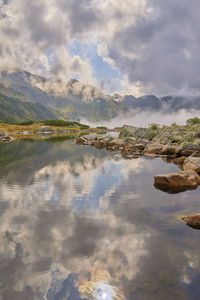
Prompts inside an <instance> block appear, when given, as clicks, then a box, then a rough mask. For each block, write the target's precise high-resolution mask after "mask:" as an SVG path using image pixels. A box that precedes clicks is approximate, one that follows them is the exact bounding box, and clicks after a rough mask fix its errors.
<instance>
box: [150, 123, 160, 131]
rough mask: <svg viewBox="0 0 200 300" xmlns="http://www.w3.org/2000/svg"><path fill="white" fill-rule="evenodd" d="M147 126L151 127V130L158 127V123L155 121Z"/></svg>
mask: <svg viewBox="0 0 200 300" xmlns="http://www.w3.org/2000/svg"><path fill="white" fill-rule="evenodd" d="M149 128H150V129H152V130H158V129H159V125H158V124H156V123H152V124H150V126H149Z"/></svg>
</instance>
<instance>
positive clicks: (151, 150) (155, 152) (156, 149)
mask: <svg viewBox="0 0 200 300" xmlns="http://www.w3.org/2000/svg"><path fill="white" fill-rule="evenodd" d="M162 149H163V145H161V144H158V143H155V144H148V145H147V146H146V147H145V149H144V155H147V156H160V154H161V152H162Z"/></svg>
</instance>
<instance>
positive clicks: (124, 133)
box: [119, 125, 138, 138]
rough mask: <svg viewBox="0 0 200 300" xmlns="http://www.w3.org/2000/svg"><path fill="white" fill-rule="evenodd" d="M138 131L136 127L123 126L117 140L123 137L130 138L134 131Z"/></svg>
mask: <svg viewBox="0 0 200 300" xmlns="http://www.w3.org/2000/svg"><path fill="white" fill-rule="evenodd" d="M137 129H138V127H135V126H128V125H124V126H123V127H122V128H121V131H120V134H119V138H125V137H130V136H134V133H135V131H136V130H137Z"/></svg>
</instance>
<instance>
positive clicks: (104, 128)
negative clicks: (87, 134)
mask: <svg viewBox="0 0 200 300" xmlns="http://www.w3.org/2000/svg"><path fill="white" fill-rule="evenodd" d="M96 128H97V129H103V130H106V129H107V127H105V126H97V127H96Z"/></svg>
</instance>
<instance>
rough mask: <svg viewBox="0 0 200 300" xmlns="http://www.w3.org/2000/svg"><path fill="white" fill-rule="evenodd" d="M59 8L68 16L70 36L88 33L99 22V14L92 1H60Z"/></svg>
mask: <svg viewBox="0 0 200 300" xmlns="http://www.w3.org/2000/svg"><path fill="white" fill-rule="evenodd" d="M60 6H61V8H62V9H63V11H64V12H65V13H66V14H67V15H68V18H69V30H70V32H71V35H72V36H74V35H77V34H78V35H79V34H81V33H85V32H87V31H90V30H91V29H93V27H94V26H96V25H97V24H98V22H100V17H101V12H100V11H99V10H98V8H97V7H95V5H94V1H92V0H82V1H80V0H68V1H65V0H61V1H60Z"/></svg>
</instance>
